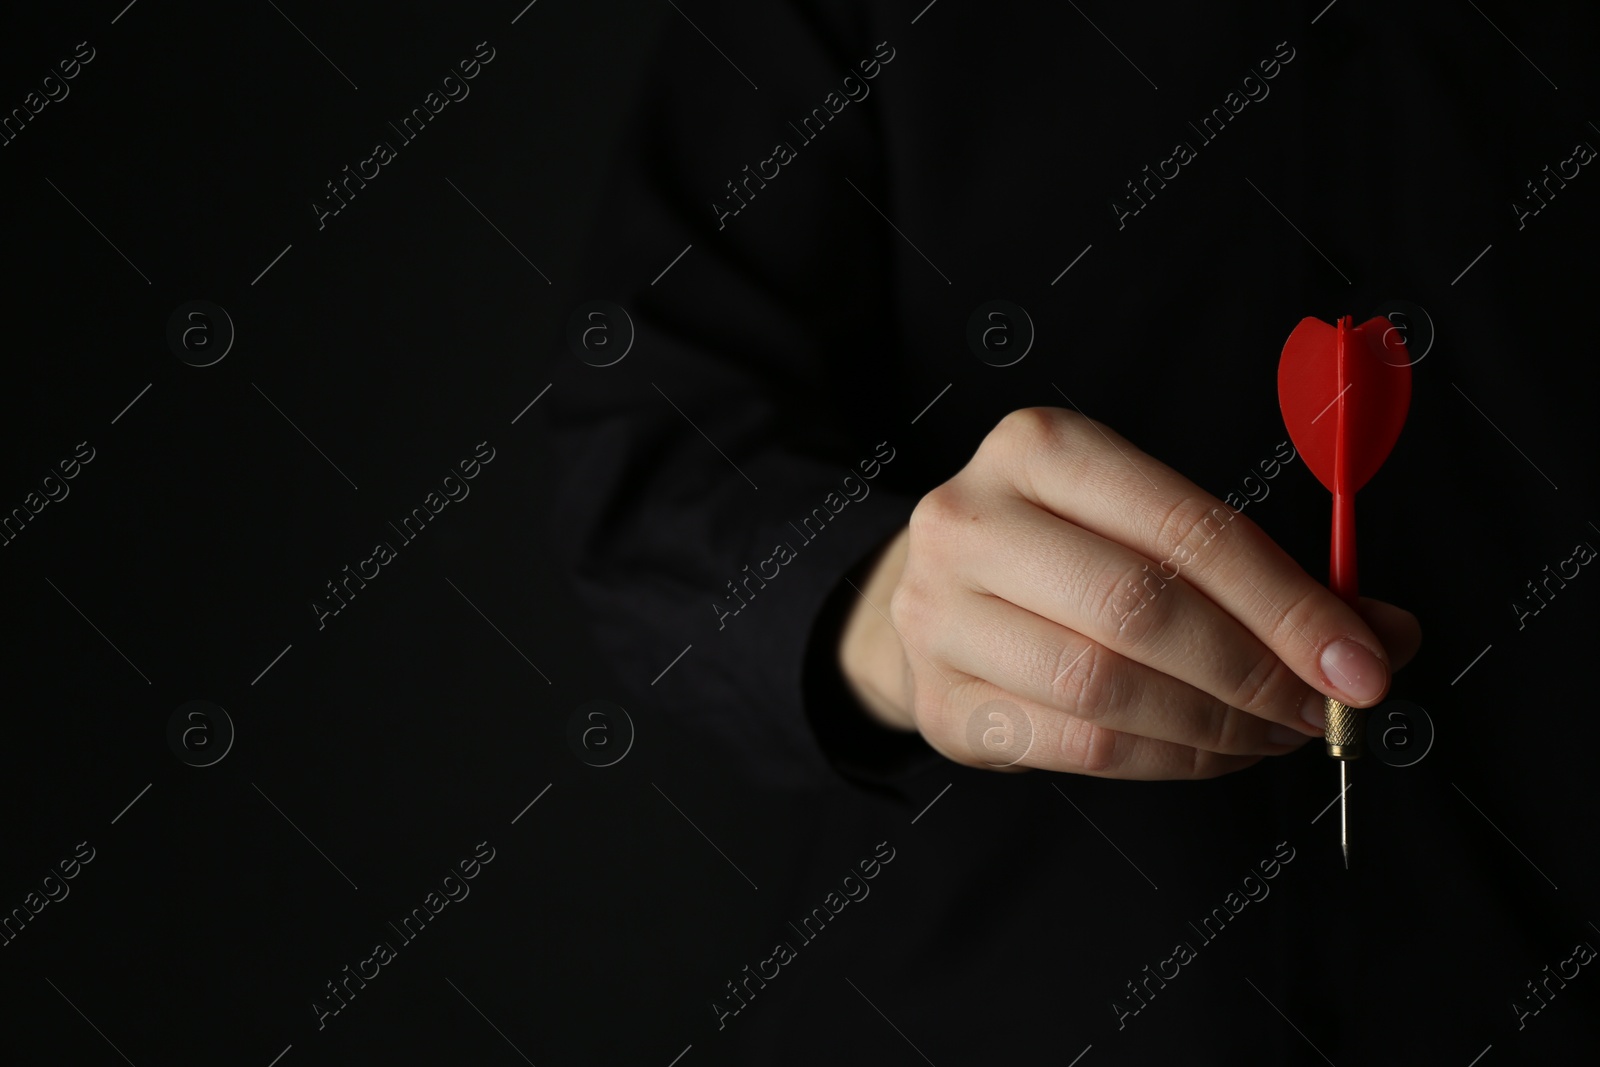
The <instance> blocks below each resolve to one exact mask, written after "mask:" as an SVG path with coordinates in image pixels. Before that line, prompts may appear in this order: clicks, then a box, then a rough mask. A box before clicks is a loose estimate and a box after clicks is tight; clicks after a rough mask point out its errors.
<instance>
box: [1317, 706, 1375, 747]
mask: <svg viewBox="0 0 1600 1067" xmlns="http://www.w3.org/2000/svg"><path fill="white" fill-rule="evenodd" d="M1322 704H1323V707H1324V708H1325V709H1326V711H1327V713H1328V723H1327V726H1326V727H1325V728H1324V730H1323V734H1322V736H1323V739H1324V740H1325V741H1326V742H1327V745H1328V755H1329V756H1332V757H1333V758H1334V759H1340V760H1345V759H1357V758H1359V757H1360V756H1361V738H1362V735H1363V734H1364V733H1365V732H1366V725H1367V712H1366V709H1365V708H1352V707H1350V706H1349V705H1347V704H1341V703H1340V702H1339V701H1337V700H1335V699H1333V698H1332V697H1323V698H1322Z"/></svg>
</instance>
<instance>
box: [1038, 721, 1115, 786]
mask: <svg viewBox="0 0 1600 1067" xmlns="http://www.w3.org/2000/svg"><path fill="white" fill-rule="evenodd" d="M1125 739H1126V740H1125ZM1132 740H1133V739H1132V738H1128V737H1127V735H1125V734H1120V733H1118V732H1117V731H1115V730H1111V729H1108V728H1106V727H1104V726H1098V725H1096V724H1094V723H1092V722H1084V721H1083V720H1081V719H1069V720H1067V721H1066V722H1065V723H1064V724H1063V725H1062V730H1061V733H1060V736H1059V737H1058V739H1057V742H1056V753H1055V755H1056V759H1055V765H1056V766H1059V767H1063V768H1074V769H1076V770H1078V771H1080V772H1082V773H1084V774H1105V773H1106V772H1108V771H1111V770H1113V769H1115V768H1116V767H1118V766H1119V765H1120V764H1121V763H1122V762H1123V761H1124V759H1125V756H1124V754H1123V749H1124V748H1125V746H1126V744H1127V742H1128V741H1132Z"/></svg>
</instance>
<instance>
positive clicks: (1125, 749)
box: [839, 407, 1421, 779]
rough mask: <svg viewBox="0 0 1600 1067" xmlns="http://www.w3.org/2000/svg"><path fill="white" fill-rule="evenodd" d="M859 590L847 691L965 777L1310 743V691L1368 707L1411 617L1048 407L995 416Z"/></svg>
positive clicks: (1157, 763)
mask: <svg viewBox="0 0 1600 1067" xmlns="http://www.w3.org/2000/svg"><path fill="white" fill-rule="evenodd" d="M1156 561H1160V562H1156ZM860 588H861V592H862V594H863V596H862V597H860V598H858V599H857V603H856V605H855V606H854V607H853V608H852V609H851V613H850V616H849V618H848V619H847V621H846V625H845V627H844V630H843V632H842V634H841V638H840V644H839V662H840V668H841V670H842V671H843V673H844V675H845V678H846V680H847V681H848V682H849V683H850V686H851V688H852V690H853V691H854V692H855V693H856V695H857V697H858V698H859V699H860V700H861V702H862V704H863V705H864V706H865V707H866V708H867V710H868V711H869V712H870V713H871V714H873V715H874V716H875V717H876V718H878V719H879V720H880V721H882V722H884V723H885V724H888V725H890V726H894V727H897V728H900V729H914V730H917V731H920V732H921V733H922V735H923V737H925V738H926V739H927V741H928V743H929V744H930V745H932V746H933V748H935V749H936V750H938V751H939V752H940V753H942V754H943V755H945V756H947V757H948V758H950V759H952V760H954V761H956V762H957V763H962V764H966V765H968V766H975V767H992V768H996V769H1000V768H1004V767H1016V768H1019V769H1020V768H1031V767H1037V768H1041V769H1047V770H1055V771H1069V772H1073V773H1077V774H1089V775H1095V776H1098V777H1105V778H1141V779H1160V778H1210V777H1215V776H1217V775H1220V774H1226V773H1228V772H1230V771H1236V770H1241V769H1243V768H1245V767H1248V766H1250V765H1251V764H1254V763H1256V762H1257V761H1259V760H1260V759H1261V758H1262V757H1263V756H1267V755H1280V754H1283V753H1286V752H1290V751H1293V750H1294V749H1296V748H1298V747H1299V746H1300V745H1302V744H1304V743H1305V742H1306V741H1307V740H1309V739H1310V738H1313V737H1321V736H1322V730H1323V711H1322V709H1323V704H1322V699H1323V695H1324V694H1327V695H1329V696H1332V697H1334V698H1336V699H1338V700H1340V701H1342V702H1344V703H1346V704H1349V705H1351V706H1354V707H1371V706H1372V705H1374V704H1377V703H1378V702H1380V701H1381V700H1382V699H1383V697H1384V695H1385V694H1386V693H1387V692H1388V689H1389V680H1390V675H1391V673H1392V671H1393V670H1395V669H1397V668H1398V667H1400V666H1403V665H1404V664H1405V663H1407V662H1409V661H1410V659H1411V657H1412V656H1414V655H1415V654H1416V650H1417V646H1418V645H1419V644H1420V643H1421V629H1420V627H1419V626H1418V624H1417V620H1416V618H1415V617H1414V616H1413V615H1411V613H1410V612H1407V611H1404V610H1402V609H1400V608H1397V607H1394V606H1392V605H1389V604H1385V603H1383V602H1381V601H1376V600H1369V599H1366V598H1362V600H1361V604H1360V607H1359V610H1355V609H1352V608H1351V607H1350V606H1348V605H1346V604H1345V603H1344V601H1342V600H1340V599H1339V598H1338V597H1337V596H1335V595H1334V594H1333V593H1332V592H1330V591H1329V590H1328V589H1327V588H1326V587H1325V586H1323V585H1322V584H1321V583H1320V582H1318V581H1316V580H1315V579H1314V578H1312V577H1311V576H1310V575H1308V574H1307V573H1306V572H1305V571H1304V570H1302V569H1301V568H1300V566H1299V565H1298V564H1297V563H1295V561H1294V560H1292V559H1291V558H1289V556H1288V554H1287V553H1285V552H1284V551H1283V549H1281V548H1279V547H1278V546H1277V545H1276V544H1275V543H1274V542H1273V541H1272V539H1271V538H1269V537H1268V536H1267V535H1266V534H1265V533H1264V532H1262V530H1261V528H1260V527H1259V526H1257V525H1256V524H1255V523H1254V522H1252V521H1251V520H1250V519H1248V518H1246V517H1245V516H1244V515H1242V514H1240V513H1238V512H1236V511H1234V510H1233V509H1232V508H1230V507H1229V506H1227V505H1226V504H1224V503H1223V502H1222V501H1220V500H1218V499H1216V498H1215V497H1213V496H1212V495H1210V494H1209V493H1207V492H1205V491H1204V490H1203V489H1201V488H1199V487H1198V486H1196V485H1195V484H1194V483H1192V482H1190V481H1188V480H1187V479H1186V478H1184V477H1183V476H1182V475H1180V474H1178V473H1177V472H1176V471H1174V470H1172V469H1171V468H1170V467H1168V466H1166V465H1165V464H1163V463H1161V462H1160V461H1158V460H1156V459H1154V458H1152V457H1150V456H1148V455H1146V454H1145V453H1143V452H1141V451H1139V450H1138V449H1137V448H1136V447H1135V446H1134V445H1132V444H1131V443H1129V442H1128V441H1126V440H1125V439H1123V438H1122V437H1120V436H1118V435H1117V434H1116V433H1115V432H1114V431H1112V430H1111V429H1109V428H1108V427H1106V426H1103V425H1101V424H1100V423H1098V422H1095V421H1093V420H1091V419H1088V418H1085V417H1084V416H1082V415H1079V414H1077V413H1076V412H1072V411H1065V410H1062V409H1060V408H1047V407H1038V408H1025V409H1023V410H1020V411H1014V412H1012V413H1011V414H1009V415H1007V416H1006V417H1005V418H1004V419H1002V420H1001V421H1000V423H999V425H997V426H996V427H995V428H994V430H992V431H991V432H990V433H989V435H988V436H987V437H985V438H984V440H983V443H982V444H981V445H979V447H978V450H977V452H976V454H975V455H974V456H973V458H972V460H971V462H969V463H968V464H967V465H966V466H965V467H964V468H962V470H961V471H960V472H959V473H958V474H956V476H955V477H953V478H951V479H950V480H949V481H947V482H945V483H944V484H943V485H941V486H939V487H937V488H936V489H934V490H933V491H932V492H930V493H928V494H927V495H926V496H924V497H923V498H922V499H921V501H919V502H918V504H917V507H916V510H915V511H913V512H912V514H911V521H910V524H909V525H908V526H907V527H906V528H905V529H904V530H902V531H901V532H900V534H899V535H898V536H897V537H896V538H895V539H894V540H893V541H891V542H890V543H889V545H888V546H887V547H886V548H885V549H884V550H883V551H882V553H881V554H880V556H879V558H878V560H877V561H876V563H875V564H874V565H873V568H872V570H871V573H870V574H869V575H868V576H867V579H866V581H865V582H864V583H863V584H862V585H861V587H860ZM995 701H1000V702H1003V703H996V704H991V702H995ZM986 705H987V707H986Z"/></svg>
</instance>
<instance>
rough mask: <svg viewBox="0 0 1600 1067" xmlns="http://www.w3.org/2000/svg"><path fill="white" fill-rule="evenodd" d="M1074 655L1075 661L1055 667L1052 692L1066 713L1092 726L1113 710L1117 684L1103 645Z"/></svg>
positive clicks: (1094, 646)
mask: <svg viewBox="0 0 1600 1067" xmlns="http://www.w3.org/2000/svg"><path fill="white" fill-rule="evenodd" d="M1074 655H1075V656H1077V660H1076V662H1074V663H1069V664H1067V665H1066V666H1065V667H1057V668H1056V674H1055V680H1054V681H1053V682H1052V683H1051V686H1050V689H1051V692H1052V694H1053V695H1054V696H1055V697H1056V699H1057V700H1059V701H1060V706H1061V707H1062V709H1063V710H1065V711H1067V712H1068V713H1069V714H1071V715H1072V716H1074V717H1075V718H1078V719H1080V720H1082V721H1084V722H1088V723H1092V722H1095V721H1096V720H1098V719H1102V718H1104V717H1105V716H1106V714H1107V713H1108V712H1110V711H1111V710H1112V708H1113V706H1114V703H1113V702H1114V699H1115V694H1114V692H1113V690H1114V688H1115V686H1114V682H1113V679H1112V677H1111V672H1110V670H1109V669H1108V664H1107V663H1106V659H1105V653H1104V651H1103V650H1102V649H1101V648H1100V646H1097V645H1090V646H1089V647H1088V649H1087V651H1080V652H1078V653H1075V654H1074Z"/></svg>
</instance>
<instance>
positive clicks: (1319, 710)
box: [1300, 691, 1328, 734]
mask: <svg viewBox="0 0 1600 1067" xmlns="http://www.w3.org/2000/svg"><path fill="white" fill-rule="evenodd" d="M1300 717H1301V718H1302V719H1304V720H1305V721H1306V723H1307V724H1308V725H1310V726H1312V727H1313V728H1315V729H1316V731H1317V733H1319V734H1320V733H1322V732H1323V731H1324V730H1326V729H1327V728H1328V706H1327V705H1326V704H1324V703H1323V702H1322V694H1321V693H1318V692H1315V691H1313V692H1310V693H1307V694H1306V699H1305V701H1304V702H1303V703H1302V704H1301V705H1300Z"/></svg>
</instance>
